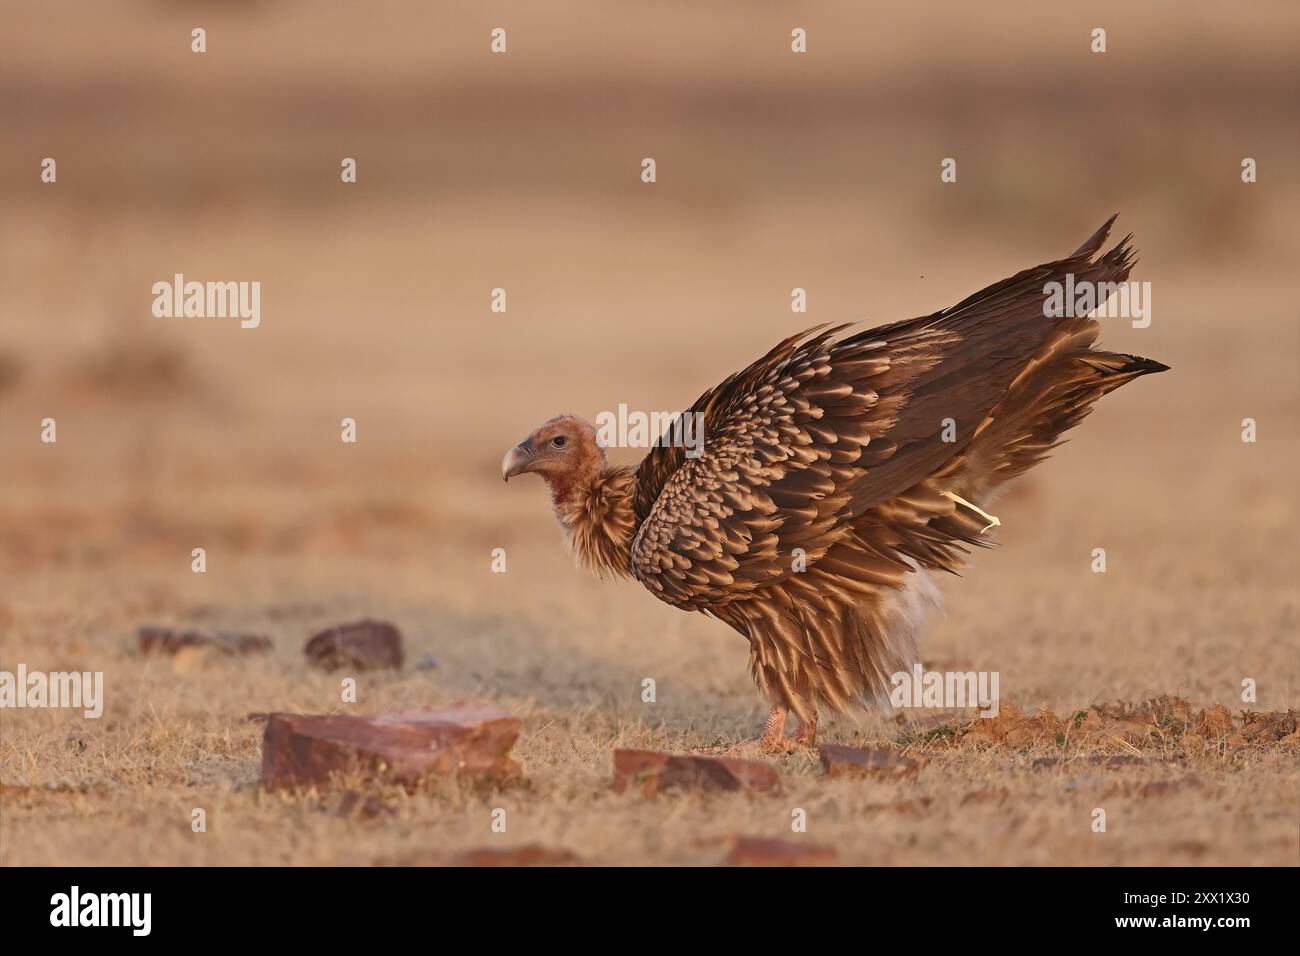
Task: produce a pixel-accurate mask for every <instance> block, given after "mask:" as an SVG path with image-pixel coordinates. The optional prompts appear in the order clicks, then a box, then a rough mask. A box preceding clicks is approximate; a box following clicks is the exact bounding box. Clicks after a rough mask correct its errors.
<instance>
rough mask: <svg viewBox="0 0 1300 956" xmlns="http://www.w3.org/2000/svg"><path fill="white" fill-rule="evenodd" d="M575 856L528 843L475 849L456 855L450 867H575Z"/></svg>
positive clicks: (576, 859) (576, 857)
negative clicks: (498, 847)
mask: <svg viewBox="0 0 1300 956" xmlns="http://www.w3.org/2000/svg"><path fill="white" fill-rule="evenodd" d="M580 862H582V861H581V860H579V859H578V856H577V854H575V853H572V852H570V851H569V850H565V849H563V848H561V847H550V846H542V845H541V844H540V843H529V844H526V845H525V846H517V847H502V848H500V849H497V848H494V847H476V848H475V849H473V850H466V851H465V852H464V853H460V854H458V855H456V856H455V857H454V858H453V859H452V861H451V865H452V866H575V865H577V864H578V863H580Z"/></svg>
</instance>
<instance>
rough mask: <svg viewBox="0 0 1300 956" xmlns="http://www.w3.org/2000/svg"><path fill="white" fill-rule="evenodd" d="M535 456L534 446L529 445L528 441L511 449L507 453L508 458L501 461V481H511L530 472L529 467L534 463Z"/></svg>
mask: <svg viewBox="0 0 1300 956" xmlns="http://www.w3.org/2000/svg"><path fill="white" fill-rule="evenodd" d="M534 454H535V452H534V451H533V446H532V445H530V444H528V441H527V440H524V441H521V442H520V443H519V444H518V445H516V446H515V447H514V448H511V449H510V450H509V451H508V452H506V457H505V458H502V459H501V480H502V481H509V480H510V479H511V478H513V477H514V476H515V475H522V474H523V473H524V472H526V471H528V466H529V465H531V464H532V463H533V455H534Z"/></svg>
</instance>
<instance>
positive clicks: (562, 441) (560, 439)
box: [551, 435, 569, 448]
mask: <svg viewBox="0 0 1300 956" xmlns="http://www.w3.org/2000/svg"><path fill="white" fill-rule="evenodd" d="M568 443H569V439H567V438H565V437H564V436H563V435H556V436H555V437H554V438H552V439H551V444H552V445H554V446H555V447H556V448H563V447H564V446H565V445H567V444H568Z"/></svg>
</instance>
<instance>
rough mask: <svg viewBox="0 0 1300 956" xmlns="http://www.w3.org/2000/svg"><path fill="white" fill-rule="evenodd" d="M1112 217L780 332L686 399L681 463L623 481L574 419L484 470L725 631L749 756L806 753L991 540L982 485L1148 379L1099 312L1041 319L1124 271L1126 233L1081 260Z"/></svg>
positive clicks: (910, 643)
mask: <svg viewBox="0 0 1300 956" xmlns="http://www.w3.org/2000/svg"><path fill="white" fill-rule="evenodd" d="M1113 221H1114V217H1111V220H1110V221H1108V222H1107V223H1106V224H1105V225H1103V226H1102V227H1101V229H1099V230H1098V231H1097V232H1096V233H1095V234H1094V235H1093V236H1092V237H1091V238H1090V239H1089V240H1088V241H1087V242H1085V243H1084V244H1083V246H1082V247H1080V248H1079V249H1078V250H1077V251H1076V252H1075V253H1074V254H1073V255H1071V256H1070V257H1068V258H1066V259H1061V260H1058V261H1056V262H1049V263H1046V264H1044V265H1040V266H1035V267H1034V268H1032V269H1026V270H1025V271H1023V272H1020V273H1017V274H1016V275H1014V276H1012V277H1011V278H1009V279H1004V280H1003V281H1001V282H998V283H996V284H994V285H991V286H989V287H988V288H987V289H984V290H983V291H981V292H977V293H976V294H975V295H972V296H970V297H969V298H967V299H965V300H963V301H961V302H959V303H958V304H957V305H955V306H953V307H952V308H949V309H944V310H943V311H942V312H936V313H934V314H933V315H928V316H923V317H921V318H917V319H911V320H908V321H905V322H897V323H894V324H892V325H886V326H881V327H878V328H873V329H868V330H866V331H862V332H856V333H850V334H843V333H845V332H846V330H847V329H848V328H849V327H848V326H846V325H840V326H834V327H831V328H826V327H817V328H813V329H809V330H807V331H805V332H801V333H799V334H798V335H793V336H791V337H790V338H788V339H786V340H785V341H783V342H781V343H780V344H778V345H777V346H776V347H775V348H774V349H772V350H771V351H770V352H768V353H767V355H765V356H763V357H762V358H761V359H759V360H758V361H757V362H755V363H753V364H752V365H750V366H749V367H748V368H746V369H744V370H743V371H741V372H738V373H736V374H734V375H732V376H730V377H729V378H727V380H726V381H724V382H723V383H722V384H721V385H719V386H717V387H716V388H713V389H710V390H709V391H707V392H705V393H704V395H702V396H701V397H700V398H699V400H698V401H697V402H696V403H695V404H694V405H693V406H692V407H691V409H690V410H689V411H690V412H692V413H696V412H698V413H702V415H703V422H704V428H703V437H704V448H703V453H702V454H701V455H700V456H699V457H690V456H688V455H687V454H686V451H685V449H683V448H682V447H678V446H674V445H670V444H662V445H659V446H656V447H655V448H653V449H652V450H651V452H650V453H649V454H648V455H647V456H646V457H645V459H644V460H643V461H642V462H641V465H640V467H638V468H637V469H636V470H635V471H633V470H632V469H629V468H611V467H608V466H607V464H606V461H605V453H604V451H603V450H602V449H601V448H600V447H599V446H598V444H597V441H596V432H595V430H594V429H593V428H592V426H591V425H590V424H588V423H587V422H585V421H583V420H582V419H580V418H577V417H575V416H571V415H566V416H561V417H559V418H554V419H551V420H550V421H548V422H546V423H545V424H543V425H542V426H541V427H539V428H538V429H537V430H536V431H534V432H533V434H531V435H530V436H529V437H528V438H527V439H526V440H525V441H523V442H521V443H520V444H519V445H518V446H516V447H515V448H513V449H511V450H510V452H509V453H508V454H507V455H506V459H505V461H504V462H503V463H502V474H503V476H504V477H505V478H507V479H509V478H510V477H512V476H514V475H517V474H522V473H526V472H535V473H538V474H541V475H542V477H543V478H544V479H545V480H546V482H547V484H548V485H549V487H550V490H551V498H552V504H553V506H554V508H555V513H556V516H557V517H558V519H559V521H560V525H561V527H562V528H563V530H564V532H565V536H566V538H567V540H568V541H569V543H570V546H571V547H572V549H573V551H574V553H575V554H576V555H577V557H578V558H579V560H581V561H582V562H583V563H585V564H586V565H588V566H589V567H592V568H593V569H595V570H596V571H597V572H599V573H610V574H616V575H628V576H631V577H635V578H636V579H637V580H638V581H640V582H641V583H642V584H643V585H644V586H645V587H646V588H647V589H649V591H650V592H651V593H652V594H654V595H655V596H656V597H658V598H659V599H660V600H661V601H666V602H667V603H669V604H672V605H674V606H676V607H679V608H682V609H684V610H689V611H700V612H702V613H704V614H707V615H709V616H711V617H715V618H717V619H718V620H721V621H724V622H726V623H727V624H729V625H731V627H733V628H734V629H735V630H737V631H738V632H740V633H741V634H742V635H743V636H744V637H745V638H746V639H747V640H748V642H749V646H750V668H751V671H752V672H753V675H754V678H755V680H756V681H757V683H758V685H759V687H760V688H761V690H762V691H763V693H764V694H765V695H766V696H767V698H768V699H769V700H770V701H771V703H772V705H773V710H772V714H771V716H770V717H769V719H768V726H767V730H766V732H765V733H764V736H763V743H764V744H765V746H766V747H767V748H769V749H775V750H783V749H789V748H791V747H792V746H794V745H795V744H810V743H811V742H812V741H813V738H814V735H815V731H816V720H817V711H818V708H819V707H828V708H831V709H833V710H844V709H846V708H849V707H851V706H854V705H863V704H866V703H867V702H868V701H869V700H871V699H872V698H875V699H882V698H885V697H886V696H887V693H888V689H889V684H890V677H891V675H892V674H894V673H897V672H899V671H907V670H909V669H910V668H911V666H912V664H913V662H914V659H915V654H916V650H915V638H916V631H917V628H918V626H919V622H920V617H921V610H922V605H923V603H924V602H925V601H927V600H930V599H932V598H933V597H934V585H933V583H932V582H931V581H930V577H929V575H930V572H932V571H949V572H954V573H955V572H957V571H958V570H959V569H960V568H961V566H962V563H963V560H964V557H965V555H966V554H967V553H968V548H969V546H983V545H985V544H987V543H988V538H987V536H986V535H985V534H984V532H985V531H987V530H988V528H989V527H991V526H992V525H993V524H996V523H997V521H996V519H992V516H991V515H988V516H986V515H985V514H984V509H985V507H986V506H987V505H988V504H989V502H990V501H991V499H992V497H993V496H994V494H995V493H996V492H997V491H998V489H999V488H1000V487H1001V486H1002V485H1003V484H1004V483H1005V482H1006V481H1007V480H1008V479H1010V478H1013V477H1015V476H1016V475H1019V474H1020V473H1022V472H1024V471H1025V470H1026V469H1028V468H1030V467H1031V466H1033V465H1034V464H1036V463H1037V462H1039V461H1041V460H1042V459H1043V458H1044V457H1046V456H1047V454H1048V453H1049V452H1050V451H1051V449H1052V448H1054V447H1055V446H1056V444H1058V441H1057V439H1058V436H1059V435H1060V434H1061V433H1063V432H1064V431H1066V430H1067V429H1069V428H1072V427H1073V426H1075V425H1077V424H1078V423H1079V422H1080V421H1082V420H1083V418H1084V417H1085V416H1086V415H1087V414H1088V412H1089V411H1091V409H1092V405H1093V403H1094V402H1096V401H1097V399H1099V398H1100V397H1101V396H1102V395H1104V394H1106V393H1107V392H1109V391H1111V390H1113V389H1115V388H1118V387H1119V386H1120V385H1123V384H1124V383H1125V382H1128V381H1130V380H1132V379H1134V378H1136V377H1138V376H1139V375H1145V374H1147V373H1149V372H1158V371H1162V370H1164V369H1165V368H1166V366H1164V365H1162V364H1160V363H1159V362H1154V361H1151V360H1150V359H1144V358H1139V357H1137V356H1133V355H1121V354H1117V353H1113V352H1103V351H1099V350H1097V349H1095V348H1094V347H1093V343H1094V341H1095V340H1096V338H1097V332H1098V323H1097V321H1096V320H1095V319H1089V318H1086V317H1068V318H1047V317H1045V309H1044V299H1045V295H1044V286H1045V285H1046V284H1047V283H1049V282H1061V283H1064V282H1065V276H1066V274H1067V273H1073V275H1074V281H1075V285H1076V287H1077V286H1079V285H1080V284H1081V283H1084V282H1095V283H1102V282H1113V283H1119V282H1124V281H1125V280H1126V279H1127V278H1128V274H1129V270H1130V269H1131V268H1132V266H1133V262H1134V252H1133V250H1132V248H1131V247H1130V245H1129V241H1130V239H1131V237H1126V238H1125V239H1124V240H1122V241H1121V242H1120V243H1118V244H1117V245H1116V246H1115V247H1114V248H1112V249H1111V250H1110V251H1109V252H1107V253H1105V254H1104V255H1102V256H1100V257H1099V258H1096V259H1094V258H1093V257H1094V256H1095V255H1096V254H1097V252H1098V251H1099V250H1100V249H1101V246H1102V243H1103V242H1104V241H1105V238H1106V235H1107V233H1108V231H1109V228H1110V225H1111V222H1113ZM945 420H951V422H950V423H948V428H947V431H948V434H945V423H946V421H945ZM945 438H947V439H949V440H945ZM986 518H987V519H991V520H986ZM787 709H788V710H791V711H793V712H794V713H795V715H796V717H797V718H798V721H799V730H798V733H797V734H796V739H795V741H793V742H792V741H790V740H789V739H788V738H786V736H785V731H784V727H785V721H786V711H787Z"/></svg>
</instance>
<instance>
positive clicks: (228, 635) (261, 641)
mask: <svg viewBox="0 0 1300 956" xmlns="http://www.w3.org/2000/svg"><path fill="white" fill-rule="evenodd" d="M137 634H138V636H139V640H140V652H141V653H143V654H173V655H174V654H177V653H179V652H181V651H183V650H188V649H190V648H194V649H196V650H203V649H205V648H210V649H212V650H215V651H219V652H221V653H223V654H256V653H261V652H264V651H269V650H270V649H271V639H270V638H269V637H266V636H265V635H263V634H237V633H233V632H229V631H209V630H205V629H202V628H188V629H181V628H173V627H159V626H156V625H152V624H146V625H143V626H142V627H141V628H140V629H139V631H138V632H137Z"/></svg>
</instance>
